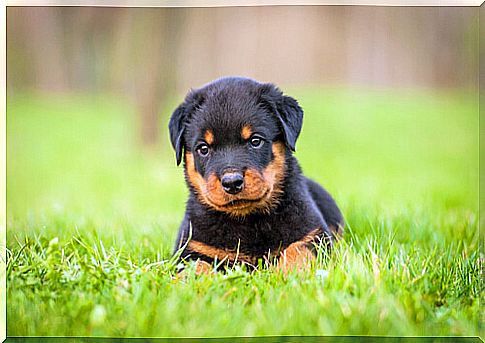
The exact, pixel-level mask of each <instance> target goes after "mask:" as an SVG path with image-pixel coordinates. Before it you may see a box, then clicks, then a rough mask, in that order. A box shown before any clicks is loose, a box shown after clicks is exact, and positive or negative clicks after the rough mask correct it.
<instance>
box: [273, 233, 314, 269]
mask: <svg viewBox="0 0 485 343" xmlns="http://www.w3.org/2000/svg"><path fill="white" fill-rule="evenodd" d="M313 260H315V255H314V254H313V252H312V251H311V250H310V248H309V247H308V245H307V243H305V242H301V241H298V242H295V243H293V244H290V245H289V246H288V247H287V248H286V249H285V250H283V251H282V252H280V256H279V258H278V261H277V266H276V270H277V271H279V272H283V274H285V275H286V274H288V273H289V272H290V271H293V270H297V271H306V270H308V269H309V268H310V266H311V263H312V261H313Z"/></svg>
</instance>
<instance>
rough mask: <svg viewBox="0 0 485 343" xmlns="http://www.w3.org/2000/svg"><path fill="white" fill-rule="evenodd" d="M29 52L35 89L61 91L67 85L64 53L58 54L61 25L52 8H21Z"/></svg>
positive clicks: (60, 46)
mask: <svg viewBox="0 0 485 343" xmlns="http://www.w3.org/2000/svg"><path fill="white" fill-rule="evenodd" d="M25 11H26V14H27V20H26V21H25V24H26V26H27V33H28V39H29V42H30V47H29V52H30V53H31V54H32V56H33V58H32V61H33V62H34V66H33V67H34V77H35V80H34V82H35V85H36V87H37V88H39V89H41V90H44V91H61V90H65V88H66V86H67V78H66V72H65V71H66V68H65V63H64V62H65V60H64V59H63V55H64V52H63V51H62V44H59V42H61V41H62V39H63V35H62V26H61V23H60V17H59V13H58V11H59V10H58V9H57V8H55V7H32V8H28V9H25Z"/></svg>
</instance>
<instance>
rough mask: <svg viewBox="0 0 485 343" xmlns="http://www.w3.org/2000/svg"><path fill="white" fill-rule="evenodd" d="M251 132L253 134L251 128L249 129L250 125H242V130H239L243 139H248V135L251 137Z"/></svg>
mask: <svg viewBox="0 0 485 343" xmlns="http://www.w3.org/2000/svg"><path fill="white" fill-rule="evenodd" d="M252 134H253V130H251V126H249V125H244V126H243V128H242V130H241V137H242V138H243V139H244V140H248V139H249V137H251V135H252Z"/></svg>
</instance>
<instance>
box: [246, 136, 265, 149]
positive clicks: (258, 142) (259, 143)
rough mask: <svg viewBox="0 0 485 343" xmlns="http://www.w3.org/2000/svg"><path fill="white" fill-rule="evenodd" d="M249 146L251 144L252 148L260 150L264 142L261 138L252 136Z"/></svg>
mask: <svg viewBox="0 0 485 343" xmlns="http://www.w3.org/2000/svg"><path fill="white" fill-rule="evenodd" d="M249 144H251V146H252V147H253V148H260V147H262V146H263V144H264V140H263V139H262V138H261V137H258V136H253V137H251V139H250V140H249Z"/></svg>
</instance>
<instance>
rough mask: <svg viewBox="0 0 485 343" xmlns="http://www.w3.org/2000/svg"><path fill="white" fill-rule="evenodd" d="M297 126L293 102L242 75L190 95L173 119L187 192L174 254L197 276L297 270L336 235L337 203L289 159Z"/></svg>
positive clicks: (171, 125)
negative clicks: (262, 268) (226, 269)
mask: <svg viewBox="0 0 485 343" xmlns="http://www.w3.org/2000/svg"><path fill="white" fill-rule="evenodd" d="M302 121H303V110H302V109H301V107H300V106H299V105H298V102H297V101H296V100H295V99H293V98H292V97H289V96H287V95H284V94H283V93H282V92H281V91H280V90H279V89H278V88H277V87H276V86H275V85H273V84H271V83H260V82H257V81H255V80H252V79H249V78H242V77H226V78H222V79H219V80H216V81H213V82H211V83H209V84H207V85H205V86H203V87H202V88H200V89H195V90H191V91H190V92H189V93H188V95H187V96H186V98H185V100H184V102H183V103H182V104H181V105H180V106H179V107H178V108H177V109H176V110H175V111H174V112H173V114H172V117H171V119H170V122H169V131H170V139H171V143H172V145H173V148H174V149H175V153H176V159H177V165H179V164H180V163H181V161H182V160H183V161H184V167H185V168H184V169H185V179H186V183H187V186H188V188H189V191H190V195H189V199H188V201H187V204H186V211H185V216H184V219H183V221H182V225H181V226H180V230H179V233H178V238H177V242H176V244H175V251H178V250H179V249H181V248H183V251H182V252H181V258H182V259H184V260H196V261H197V272H198V273H201V272H208V271H210V270H211V268H212V267H211V266H212V265H213V262H214V261H219V262H221V263H220V264H219V265H227V264H231V265H232V264H234V263H244V264H246V265H248V266H252V267H256V266H258V265H260V264H261V262H260V261H263V262H264V263H265V264H268V262H269V263H273V262H275V261H276V263H277V265H278V267H279V268H282V269H283V270H285V271H288V270H290V269H293V268H305V266H307V265H308V263H307V262H308V261H309V260H311V259H312V258H314V257H313V256H314V249H313V248H314V246H315V243H317V244H323V245H325V246H326V247H327V248H330V247H331V245H332V242H333V241H334V240H335V239H336V238H337V237H339V236H340V235H341V233H342V230H343V226H344V221H343V217H342V214H341V212H340V210H339V208H338V207H337V205H336V203H335V201H334V200H333V199H332V197H331V196H330V194H329V193H328V192H327V191H326V190H325V189H323V188H322V187H321V186H320V185H319V184H317V183H316V182H314V181H312V180H310V179H308V178H306V177H304V176H303V175H302V173H301V169H300V166H299V164H298V162H297V160H296V159H295V157H294V156H293V155H292V152H293V151H295V144H296V140H297V138H298V135H299V134H300V130H301V127H302ZM216 265H217V262H216Z"/></svg>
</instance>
